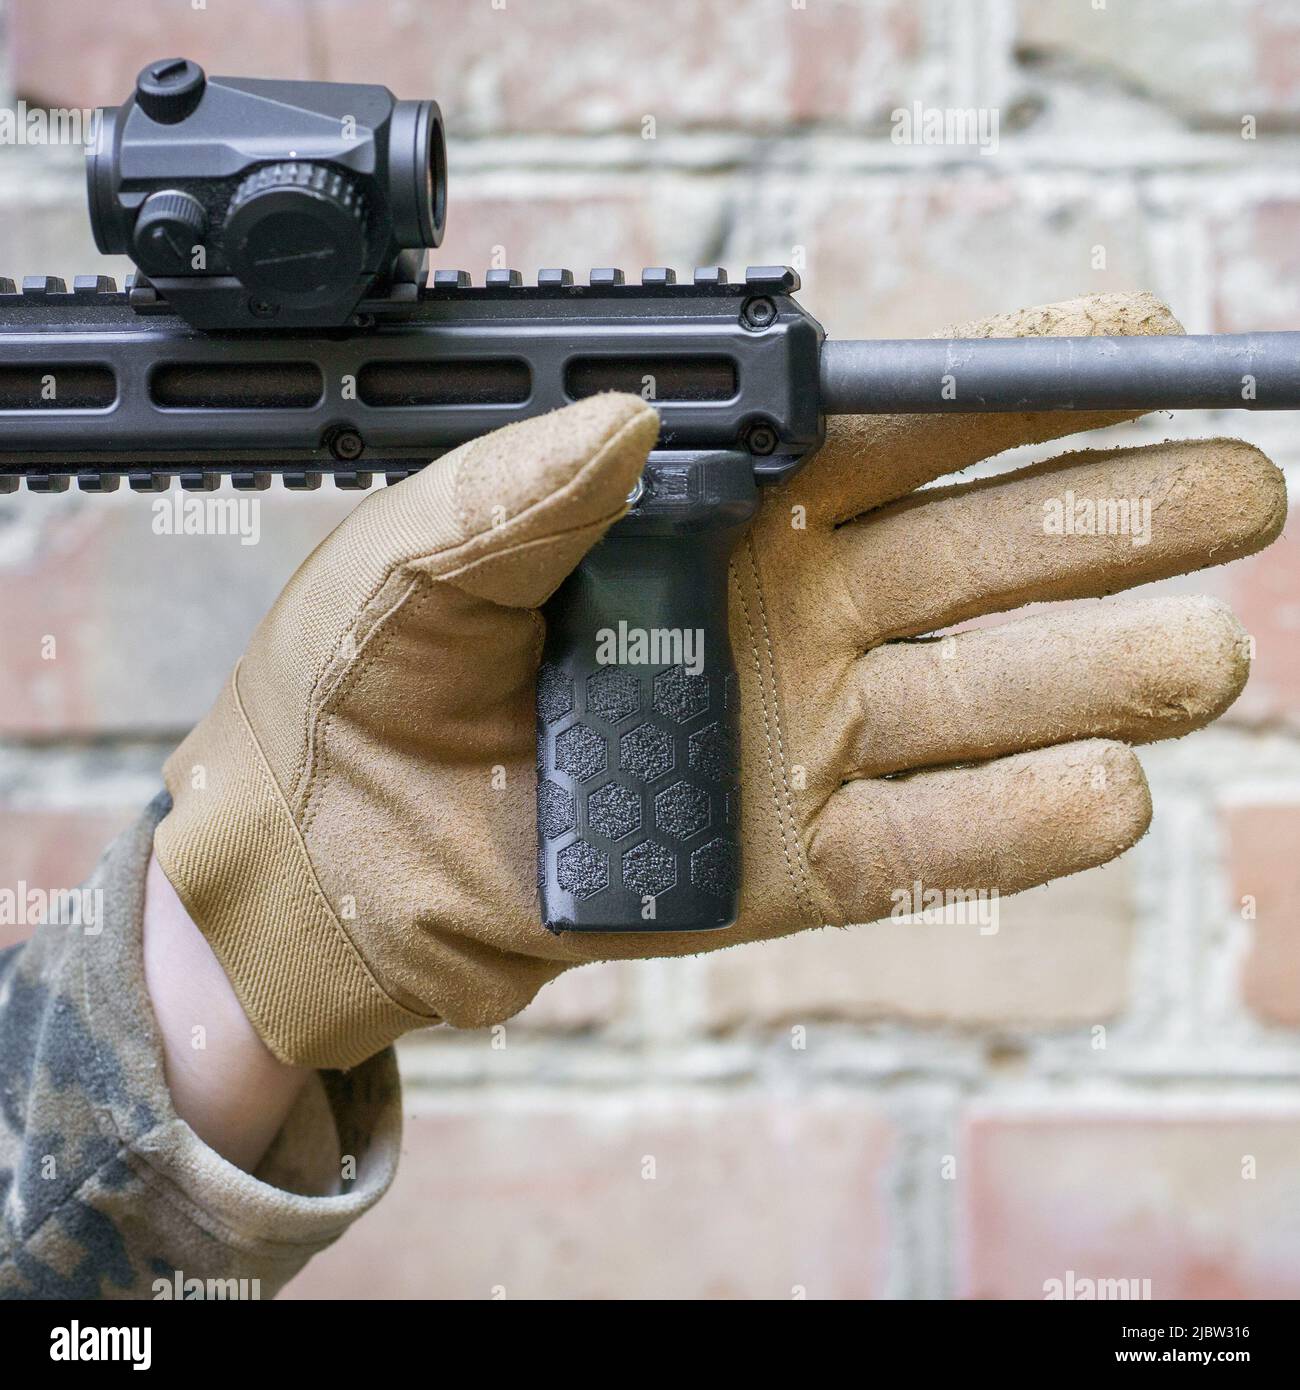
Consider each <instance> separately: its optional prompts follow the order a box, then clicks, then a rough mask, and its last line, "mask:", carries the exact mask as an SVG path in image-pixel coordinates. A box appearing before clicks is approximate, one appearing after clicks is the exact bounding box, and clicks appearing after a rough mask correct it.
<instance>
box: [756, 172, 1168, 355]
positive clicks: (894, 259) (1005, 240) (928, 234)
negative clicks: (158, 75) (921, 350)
mask: <svg viewBox="0 0 1300 1390" xmlns="http://www.w3.org/2000/svg"><path fill="white" fill-rule="evenodd" d="M995 163H996V161H994V160H981V159H980V157H979V156H978V155H974V156H972V166H971V167H970V168H966V169H961V170H957V171H954V172H938V173H936V172H931V171H928V170H926V169H925V168H924V166H923V165H920V164H918V168H917V170H916V171H915V172H909V173H905V174H901V175H897V176H892V177H889V178H866V177H861V176H859V177H856V178H854V177H852V176H849V177H846V178H843V179H840V180H837V181H836V182H835V183H834V184H833V185H832V184H828V183H824V182H822V181H820V180H815V179H814V180H810V181H809V182H808V184H807V185H805V186H801V185H800V183H799V182H798V181H795V180H791V179H786V180H785V181H784V182H783V185H782V188H781V191H780V192H781V197H782V200H783V206H784V202H785V200H788V203H789V206H790V207H793V208H797V209H798V212H797V214H795V215H793V216H791V217H789V226H788V233H789V236H788V240H787V241H785V242H782V241H779V240H777V239H776V234H775V232H774V231H773V228H774V227H775V226H780V225H782V218H781V217H780V216H779V215H778V214H777V212H776V211H775V210H772V211H770V212H769V211H767V210H765V209H760V210H758V211H757V212H756V213H754V214H753V215H752V216H751V217H750V218H749V219H748V220H747V222H746V224H745V227H744V228H743V229H742V230H743V232H744V234H745V235H746V236H749V237H752V238H760V237H763V238H767V241H766V242H763V243H761V249H762V251H763V254H764V255H765V256H766V258H767V259H769V260H775V261H778V262H786V261H789V260H791V258H792V256H794V257H795V258H796V260H798V259H800V257H799V255H798V253H797V252H796V251H795V249H794V248H795V247H800V248H802V258H803V259H804V261H805V264H804V265H802V266H801V267H800V268H801V270H803V271H804V285H805V292H804V294H802V295H801V296H800V298H801V300H802V302H803V303H805V304H806V305H807V306H808V308H809V309H810V310H811V311H812V312H813V313H814V314H815V315H816V316H817V318H818V319H820V320H821V322H822V324H823V325H824V326H825V328H826V331H827V332H828V333H829V334H831V335H832V336H834V337H911V336H925V335H927V334H930V333H933V332H935V331H937V330H938V329H940V328H942V327H944V326H945V325H946V324H954V323H964V322H966V321H969V320H973V319H979V318H983V317H985V316H987V315H991V314H997V313H1003V312H1005V311H1006V310H1008V309H1014V308H1017V307H1019V306H1022V305H1032V304H1044V303H1051V302H1053V301H1055V300H1060V299H1071V298H1074V297H1075V296H1077V295H1081V294H1096V293H1105V292H1109V291H1115V290H1133V289H1141V288H1144V287H1146V286H1149V285H1151V284H1153V283H1156V276H1155V273H1154V264H1153V262H1152V259H1151V253H1150V249H1149V247H1148V246H1147V243H1146V240H1145V223H1144V221H1143V218H1142V214H1141V212H1140V210H1139V208H1138V206H1137V203H1136V201H1135V199H1134V196H1133V194H1132V191H1131V190H1130V189H1128V188H1126V187H1124V186H1123V185H1106V189H1105V195H1104V196H1103V194H1102V192H1101V190H1099V187H1098V186H1097V185H1096V184H1095V183H1093V182H1092V181H1089V180H1076V179H1063V180H1055V181H1053V180H1046V179H1045V180H1039V181H1036V182H1035V183H1033V184H1027V183H1024V182H1021V181H1019V180H1017V179H1014V178H1010V177H1006V176H1004V175H1001V174H999V173H998V172H997V171H996V170H994V169H992V168H990V167H986V166H991V165H992V164H995ZM1096 246H1101V247H1103V248H1104V249H1105V258H1106V264H1105V266H1104V268H1102V269H1094V268H1093V259H1092V258H1093V248H1094V247H1096ZM880 247H885V248H887V250H888V254H885V255H880V254H876V252H875V250H873V248H880ZM1162 283H1163V280H1162Z"/></svg>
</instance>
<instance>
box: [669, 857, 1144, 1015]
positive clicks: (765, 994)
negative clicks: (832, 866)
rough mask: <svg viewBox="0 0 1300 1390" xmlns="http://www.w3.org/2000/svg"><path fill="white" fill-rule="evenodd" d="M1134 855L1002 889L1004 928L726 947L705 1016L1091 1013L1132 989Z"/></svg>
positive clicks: (829, 934) (709, 965)
mask: <svg viewBox="0 0 1300 1390" xmlns="http://www.w3.org/2000/svg"><path fill="white" fill-rule="evenodd" d="M1132 878H1133V872H1132V866H1131V863H1130V861H1129V860H1120V861H1119V862H1118V863H1115V864H1112V865H1109V866H1107V867H1105V868H1101V869H1093V870H1090V871H1089V872H1088V873H1083V874H1075V875H1072V876H1071V877H1070V878H1064V879H1059V880H1058V881H1057V882H1055V883H1053V884H1050V885H1048V886H1047V887H1044V888H1037V889H1034V890H1033V891H1031V892H1029V893H1022V894H1018V895H1016V896H1014V897H1009V898H1005V899H1001V900H1000V901H999V903H998V909H999V913H998V930H997V932H996V934H992V935H987V936H982V935H980V929H979V927H978V925H975V924H974V923H971V924H968V925H958V924H955V923H954V924H943V925H925V924H923V923H908V922H895V921H885V922H877V923H875V924H873V925H870V926H859V927H849V928H847V929H846V930H843V931H838V930H826V931H819V932H802V933H800V934H798V935H796V936H792V937H787V938H785V939H783V940H781V941H772V942H761V943H758V944H755V945H751V946H741V947H738V948H736V949H735V950H732V951H719V952H717V953H716V954H713V955H709V956H706V957H705V958H704V959H702V960H700V961H692V962H690V965H691V967H692V969H699V970H702V971H703V972H704V977H705V985H706V995H705V998H706V1018H707V1023H708V1026H709V1027H711V1028H714V1029H719V1030H727V1029H731V1028H737V1027H743V1026H744V1025H746V1024H762V1025H768V1026H775V1025H779V1024H795V1023H800V1022H804V1023H806V1022H808V1021H809V1020H810V1019H817V1018H831V1019H852V1020H856V1021H862V1022H867V1021H870V1020H873V1019H880V1018H901V1019H907V1020H910V1021H914V1022H948V1023H961V1024H968V1025H970V1024H974V1025H987V1024H1007V1025H1020V1026H1038V1027H1042V1026H1064V1025H1070V1024H1091V1023H1096V1022H1099V1021H1101V1020H1104V1019H1107V1018H1110V1017H1113V1016H1114V1015H1115V1014H1117V1013H1118V1012H1120V1010H1122V1008H1123V1007H1124V1004H1125V1002H1126V1000H1127V997H1128V988H1129V981H1128V974H1129V952H1130V947H1131V943H1132V937H1133V903H1132V895H1133V882H1132Z"/></svg>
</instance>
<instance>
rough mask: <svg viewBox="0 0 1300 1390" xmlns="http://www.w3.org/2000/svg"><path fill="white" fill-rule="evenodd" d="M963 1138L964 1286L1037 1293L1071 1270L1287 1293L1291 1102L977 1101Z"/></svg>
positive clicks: (1170, 1292) (1297, 1252)
mask: <svg viewBox="0 0 1300 1390" xmlns="http://www.w3.org/2000/svg"><path fill="white" fill-rule="evenodd" d="M963 1149H964V1152H963V1154H962V1155H960V1156H959V1159H958V1182H959V1184H960V1198H961V1203H962V1221H961V1256H960V1262H961V1270H960V1276H959V1292H960V1293H961V1294H962V1295H964V1296H967V1297H974V1298H1024V1299H1041V1298H1042V1297H1043V1296H1044V1284H1045V1282H1046V1281H1047V1280H1051V1279H1058V1280H1062V1281H1064V1280H1065V1279H1066V1277H1067V1272H1068V1271H1071V1270H1073V1271H1074V1275H1075V1279H1076V1281H1077V1280H1078V1279H1082V1278H1088V1279H1137V1280H1143V1279H1149V1280H1150V1281H1151V1295H1152V1297H1154V1298H1161V1299H1199V1298H1269V1299H1288V1298H1300V1206H1298V1205H1297V1203H1296V1200H1295V1194H1296V1192H1297V1190H1300V1114H1297V1113H1296V1112H1295V1111H1294V1110H1290V1111H1288V1112H1287V1113H1285V1114H1272V1113H1252V1112H1250V1111H1248V1110H1241V1109H1238V1110H1232V1109H1229V1108H1228V1107H1226V1106H1215V1107H1212V1109H1210V1110H1207V1111H1204V1112H1197V1113H1192V1112H1187V1113H1185V1114H1182V1115H1178V1116H1168V1117H1165V1116H1159V1117H1158V1116H1151V1115H1140V1116H1139V1115H1125V1114H1090V1115H1079V1114H1072V1115H1071V1114H1064V1113H1038V1114H1031V1115H1018V1114H1008V1113H998V1112H997V1111H988V1112H976V1113H975V1114H974V1115H973V1116H971V1117H970V1119H969V1121H968V1124H967V1126H966V1132H965V1138H964V1145H963ZM1248 1157H1250V1158H1253V1160H1254V1164H1255V1173H1256V1176H1255V1177H1254V1178H1253V1179H1250V1180H1248V1179H1245V1178H1243V1176H1242V1172H1243V1163H1244V1162H1245V1161H1246V1159H1247V1158H1248Z"/></svg>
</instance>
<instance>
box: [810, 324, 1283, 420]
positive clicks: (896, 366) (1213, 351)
mask: <svg viewBox="0 0 1300 1390" xmlns="http://www.w3.org/2000/svg"><path fill="white" fill-rule="evenodd" d="M821 391H822V409H823V411H824V412H825V413H826V414H827V415H884V414H889V415H892V414H900V415H910V414H931V413H941V412H961V411H977V410H990V411H991V410H997V411H1015V410H1174V409H1180V410H1186V409H1238V410H1243V409H1244V410H1300V333H1223V334H1207V335H1203V336H1194V335H1188V336H1168V337H1163V336H1154V337H1132V338H1050V337H1044V338H933V339H931V338H874V339H867V340H865V341H852V340H848V339H844V340H836V339H828V340H827V341H826V342H825V343H823V344H822V353H821Z"/></svg>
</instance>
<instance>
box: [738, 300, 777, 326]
mask: <svg viewBox="0 0 1300 1390" xmlns="http://www.w3.org/2000/svg"><path fill="white" fill-rule="evenodd" d="M740 321H741V323H743V324H744V325H745V327H746V328H752V329H753V330H754V332H756V333H761V332H762V330H763V329H764V328H770V327H771V326H772V324H774V323H775V322H776V305H775V304H773V303H772V301H771V300H770V299H768V298H767V297H766V296H764V295H757V296H756V297H755V298H753V299H747V300H746V301H745V306H744V308H743V309H741V311H740Z"/></svg>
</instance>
